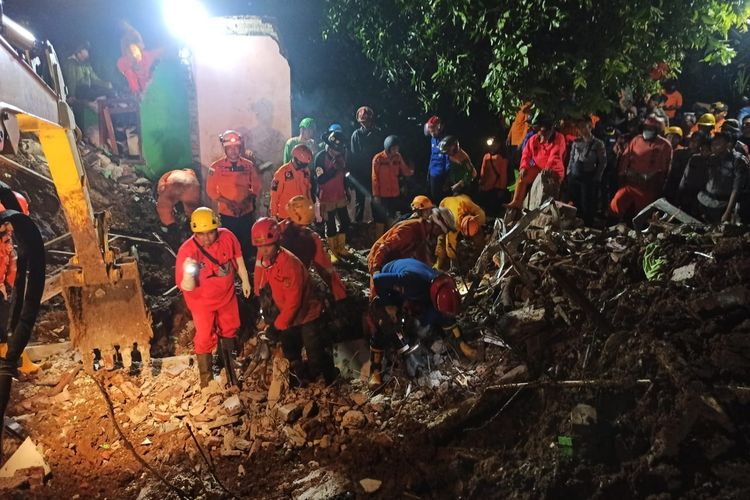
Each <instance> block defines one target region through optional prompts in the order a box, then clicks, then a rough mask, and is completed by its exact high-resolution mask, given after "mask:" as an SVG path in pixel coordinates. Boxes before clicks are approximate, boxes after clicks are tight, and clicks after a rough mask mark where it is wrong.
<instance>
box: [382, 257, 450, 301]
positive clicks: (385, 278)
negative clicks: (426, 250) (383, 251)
mask: <svg viewBox="0 0 750 500" xmlns="http://www.w3.org/2000/svg"><path fill="white" fill-rule="evenodd" d="M437 275H438V272H437V271H435V270H434V269H433V268H431V267H430V266H428V265H427V264H425V263H424V262H422V261H420V260H417V259H396V260H393V261H391V262H389V263H388V264H386V265H384V266H383V269H382V270H381V271H380V272H378V273H375V275H374V276H373V278H372V281H373V283H374V284H375V292H376V293H377V294H378V296H379V297H388V296H392V295H395V294H398V295H401V296H402V297H403V298H404V299H407V300H412V301H415V302H421V303H427V304H429V303H430V285H431V284H432V280H434V279H435V277H436V276H437ZM396 286H398V287H401V288H402V289H403V292H395V290H394V287H396Z"/></svg>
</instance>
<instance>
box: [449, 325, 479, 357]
mask: <svg viewBox="0 0 750 500" xmlns="http://www.w3.org/2000/svg"><path fill="white" fill-rule="evenodd" d="M452 331H453V338H454V339H455V340H456V341H457V342H458V348H459V349H460V350H461V352H462V353H463V355H464V356H466V358H467V359H469V360H471V361H476V359H477V358H478V357H479V355H478V354H477V350H476V349H474V348H473V347H471V346H470V345H469V344H467V343H466V342H464V340H463V338H462V336H461V330H460V329H459V328H458V327H457V326H454V327H453V330H452Z"/></svg>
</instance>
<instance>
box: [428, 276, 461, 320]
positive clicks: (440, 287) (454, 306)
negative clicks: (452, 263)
mask: <svg viewBox="0 0 750 500" xmlns="http://www.w3.org/2000/svg"><path fill="white" fill-rule="evenodd" d="M430 300H432V305H433V306H434V307H435V309H436V310H437V312H439V313H440V314H444V315H446V316H451V317H454V316H458V313H459V312H460V311H461V294H459V293H458V288H456V282H455V281H454V280H453V278H452V277H451V276H450V275H449V274H446V273H440V274H439V275H438V276H437V277H436V278H435V279H434V280H432V284H431V285H430Z"/></svg>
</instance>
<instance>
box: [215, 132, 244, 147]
mask: <svg viewBox="0 0 750 500" xmlns="http://www.w3.org/2000/svg"><path fill="white" fill-rule="evenodd" d="M219 141H220V142H221V145H222V147H227V146H233V145H235V144H237V145H238V146H239V147H240V151H242V150H243V149H244V147H243V144H242V135H240V133H239V132H237V131H236V130H227V131H226V132H224V133H223V134H221V135H220V136H219Z"/></svg>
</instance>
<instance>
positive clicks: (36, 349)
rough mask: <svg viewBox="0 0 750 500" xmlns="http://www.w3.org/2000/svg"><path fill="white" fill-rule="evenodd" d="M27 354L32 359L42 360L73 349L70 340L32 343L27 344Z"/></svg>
mask: <svg viewBox="0 0 750 500" xmlns="http://www.w3.org/2000/svg"><path fill="white" fill-rule="evenodd" d="M25 351H26V354H28V355H29V358H31V361H35V362H36V361H42V360H44V359H47V358H50V357H52V356H56V355H58V354H62V353H64V352H69V351H72V347H71V345H70V342H67V341H66V342H57V343H55V344H31V345H28V346H26V349H25Z"/></svg>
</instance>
